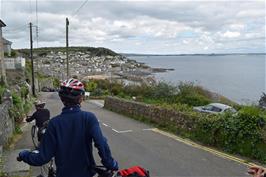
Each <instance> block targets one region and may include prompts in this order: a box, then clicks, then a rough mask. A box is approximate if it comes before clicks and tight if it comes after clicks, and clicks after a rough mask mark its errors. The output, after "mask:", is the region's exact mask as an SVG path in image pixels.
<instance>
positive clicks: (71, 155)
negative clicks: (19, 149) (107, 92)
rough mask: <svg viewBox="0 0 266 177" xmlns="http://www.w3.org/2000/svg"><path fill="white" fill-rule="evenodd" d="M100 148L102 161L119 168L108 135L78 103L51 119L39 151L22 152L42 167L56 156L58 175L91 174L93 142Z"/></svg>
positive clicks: (114, 168)
mask: <svg viewBox="0 0 266 177" xmlns="http://www.w3.org/2000/svg"><path fill="white" fill-rule="evenodd" d="M93 141H94V144H95V147H96V148H97V149H98V154H99V156H100V157H101V162H102V164H103V165H104V166H105V167H106V168H107V169H110V170H117V169H118V164H117V162H116V161H115V160H114V159H113V158H112V156H111V152H110V149H109V147H108V144H107V140H106V138H105V137H104V136H103V135H102V132H101V129H100V126H99V122H98V120H97V118H96V117H95V115H94V114H93V113H90V112H85V111H82V110H80V107H79V106H74V107H68V108H67V107H65V108H63V110H62V113H61V114H60V115H58V116H56V117H55V118H53V119H51V120H50V122H49V124H48V128H47V130H46V133H45V135H44V137H43V139H42V142H41V144H40V147H39V153H33V152H26V153H22V154H20V157H21V158H22V159H23V161H24V162H26V163H28V164H29V165H32V166H41V165H43V164H45V163H47V162H49V161H50V160H51V158H52V157H55V164H56V176H57V177H90V176H93V175H94V174H95V173H94V172H93V170H92V167H93V166H95V161H94V158H93V153H92V149H93V147H92V142H93Z"/></svg>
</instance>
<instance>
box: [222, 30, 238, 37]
mask: <svg viewBox="0 0 266 177" xmlns="http://www.w3.org/2000/svg"><path fill="white" fill-rule="evenodd" d="M239 36H240V33H239V32H237V31H226V32H225V33H224V34H223V37H227V38H236V37H239Z"/></svg>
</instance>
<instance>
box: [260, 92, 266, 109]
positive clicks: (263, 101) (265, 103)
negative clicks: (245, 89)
mask: <svg viewBox="0 0 266 177" xmlns="http://www.w3.org/2000/svg"><path fill="white" fill-rule="evenodd" d="M259 106H260V107H262V108H266V94H265V93H262V96H261V97H260V100H259Z"/></svg>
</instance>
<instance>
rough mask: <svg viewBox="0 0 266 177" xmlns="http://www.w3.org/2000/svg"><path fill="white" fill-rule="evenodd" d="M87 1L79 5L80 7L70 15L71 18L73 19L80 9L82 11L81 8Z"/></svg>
mask: <svg viewBox="0 0 266 177" xmlns="http://www.w3.org/2000/svg"><path fill="white" fill-rule="evenodd" d="M88 1H89V0H86V1H84V2H83V3H82V4H81V6H80V7H79V8H78V9H77V10H76V11H75V12H74V13H73V14H72V17H75V16H76V15H77V14H78V12H79V11H80V9H82V7H83V6H85V4H86V3H87V2H88Z"/></svg>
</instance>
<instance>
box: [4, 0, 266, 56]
mask: <svg viewBox="0 0 266 177" xmlns="http://www.w3.org/2000/svg"><path fill="white" fill-rule="evenodd" d="M38 2H39V3H38V5H39V6H38V7H39V8H38V10H39V13H38V17H39V46H65V18H66V17H68V18H69V20H70V26H69V39H70V45H78V46H102V47H108V48H111V49H113V50H115V51H117V52H131V53H132V52H136V53H149V52H150V53H177V52H181V53H204V52H210V53H215V52H222V53H230V52H239V51H240V52H250V51H251V52H265V4H264V3H263V2H262V1H254V2H251V1H248V2H246V1H241V3H240V2H239V1H208V2H206V1H193V2H192V1H165V2H163V1H88V3H87V4H86V5H85V6H84V7H83V8H82V9H80V10H79V12H78V13H77V14H76V15H75V16H73V14H74V12H76V10H77V9H78V7H79V6H80V5H81V4H82V3H83V2H84V1H70V0H69V1H67V0H64V1H60V0H59V1H47V0H39V1H38ZM3 6H4V8H2V9H3V11H2V12H1V14H2V15H3V16H2V18H1V19H3V20H4V22H5V23H6V24H7V27H6V28H4V30H3V34H4V36H5V37H6V38H8V39H10V40H11V41H13V47H15V48H24V47H28V46H29V42H28V38H29V29H28V28H27V25H28V23H29V22H30V21H32V22H33V23H34V25H35V24H36V19H35V12H34V10H35V9H34V8H35V3H34V2H33V1H32V2H31V4H29V1H12V0H9V1H7V0H5V1H4V3H3ZM34 31H35V29H34ZM34 35H35V33H34ZM34 38H35V36H34ZM251 44H252V46H251ZM225 46H226V47H225ZM204 49H205V50H204ZM206 49H208V50H206Z"/></svg>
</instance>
